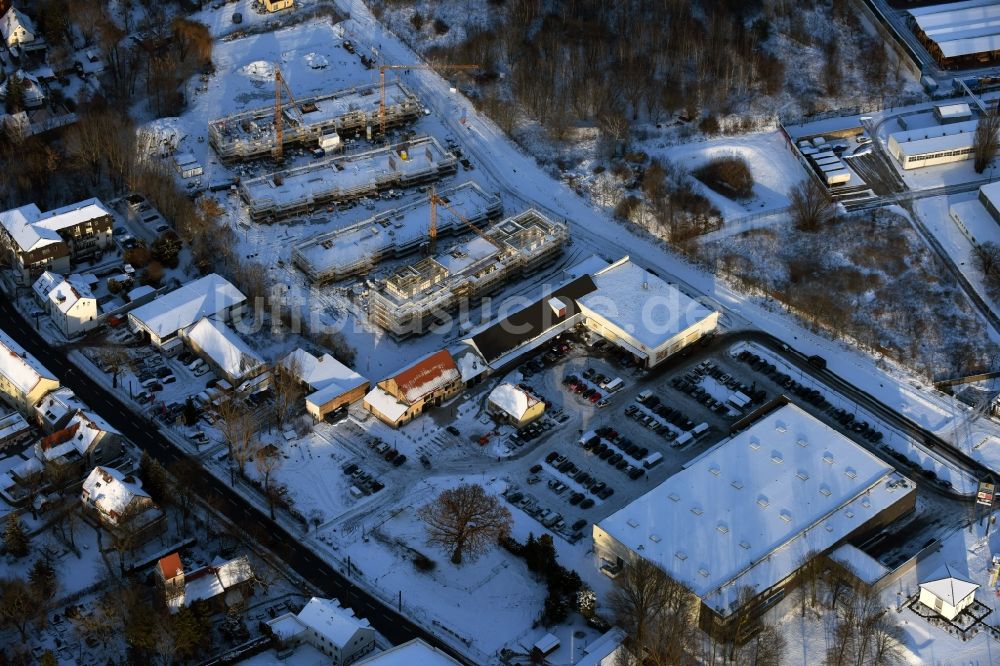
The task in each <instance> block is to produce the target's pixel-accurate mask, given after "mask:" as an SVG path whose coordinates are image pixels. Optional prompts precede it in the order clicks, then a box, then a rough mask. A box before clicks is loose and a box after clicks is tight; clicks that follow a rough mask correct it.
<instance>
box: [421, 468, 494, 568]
mask: <svg viewBox="0 0 1000 666" xmlns="http://www.w3.org/2000/svg"><path fill="white" fill-rule="evenodd" d="M417 515H419V516H420V519H421V520H423V521H424V523H426V524H427V537H428V542H430V543H432V544H435V545H438V546H441V547H442V548H448V549H451V551H452V553H451V561H452V562H454V563H455V564H461V563H462V556H463V555H468V556H469V557H471V558H474V557H476V556H477V555H480V554H481V553H483V552H485V551H486V550H487V548H489V547H490V546H491V545H493V544H496V542H497V539H499V538H500V537H501V536H503V535H505V534H507V533H508V532H509V531H510V525H511V515H510V511H508V510H507V507H505V506H503V505H502V504H500V501H499V500H498V499H497V498H496V497H495V496H493V495H489V494H487V493H486V490H485V489H484V488H483V487H482V486H480V485H476V484H465V485H461V486H459V487H457V488H452V489H450V490H445V491H444V492H442V493H441V494H440V495H438V496H437V498H436V499H435V500H434V501H433V502H431V503H430V504H427V505H425V506H423V507H421V508H420V509H419V511H418V512H417Z"/></svg>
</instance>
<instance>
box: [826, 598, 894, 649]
mask: <svg viewBox="0 0 1000 666" xmlns="http://www.w3.org/2000/svg"><path fill="white" fill-rule="evenodd" d="M886 611H887V609H886V608H885V607H884V606H883V605H882V600H881V599H880V597H879V595H878V593H877V592H875V591H874V590H872V589H871V588H869V587H862V588H860V589H855V590H854V592H853V594H851V595H849V596H846V597H843V598H842V600H841V603H840V604H839V606H838V608H837V619H836V625H835V627H834V632H833V635H834V641H833V643H832V647H831V648H830V649H829V651H828V653H827V664H829V666H894V665H895V664H899V663H902V661H903V649H902V643H901V637H902V635H901V630H900V629H899V626H898V625H896V624H895V623H894V622H893V620H892V618H891V617H890V616H889V615H888V613H887V612H886Z"/></svg>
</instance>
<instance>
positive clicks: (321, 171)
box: [239, 137, 458, 220]
mask: <svg viewBox="0 0 1000 666" xmlns="http://www.w3.org/2000/svg"><path fill="white" fill-rule="evenodd" d="M457 170H458V160H457V159H456V158H455V156H454V155H452V154H451V153H449V152H448V151H446V150H445V149H444V148H442V147H441V144H439V143H438V142H437V140H436V139H434V138H433V137H420V138H417V139H413V140H412V141H404V142H402V143H398V144H396V145H394V146H386V147H384V148H377V149H375V150H370V151H368V152H364V153H357V154H354V155H343V156H339V157H333V158H330V159H326V160H322V161H318V162H312V163H310V164H306V165H304V166H299V167H294V168H291V169H285V170H282V171H277V172H274V173H270V174H267V175H264V176H259V177H257V178H251V179H248V180H244V181H243V182H242V183H241V184H240V190H239V191H240V197H241V198H242V199H243V201H244V202H245V203H246V205H247V209H248V212H249V214H250V217H251V218H252V219H254V220H262V219H265V218H272V219H278V218H284V217H289V216H292V215H302V214H306V213H310V212H312V211H313V210H315V209H316V208H317V207H319V206H325V205H332V204H338V203H345V202H349V201H354V200H356V199H360V198H361V197H365V196H369V195H377V194H379V193H380V192H385V191H387V190H390V189H392V188H395V187H399V188H407V187H413V186H416V185H419V184H421V183H429V182H432V181H435V180H438V179H440V178H443V177H444V176H447V175H449V174H454V173H455V172H456V171H457ZM330 210H332V208H331V209H330Z"/></svg>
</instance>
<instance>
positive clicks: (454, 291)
mask: <svg viewBox="0 0 1000 666" xmlns="http://www.w3.org/2000/svg"><path fill="white" fill-rule="evenodd" d="M475 231H476V235H477V236H476V238H473V239H471V240H468V241H460V242H457V243H455V244H454V245H452V246H451V247H449V248H447V249H446V250H445V251H443V252H441V253H439V254H437V255H436V256H432V257H427V258H425V259H422V260H420V261H418V262H416V263H415V264H413V265H410V266H405V267H403V268H401V269H399V270H398V271H396V272H395V273H394V274H393V275H392V276H391V277H389V278H387V279H386V280H384V281H382V282H381V283H379V284H378V285H377V287H376V288H375V289H373V290H372V292H371V295H370V299H369V318H370V320H371V321H372V322H373V323H375V324H377V325H378V326H381V327H382V328H384V329H385V330H386V331H388V332H389V333H390V335H392V336H393V337H395V338H405V337H409V336H411V335H419V334H421V333H423V332H425V331H426V330H427V329H429V328H430V327H431V326H433V325H434V324H435V323H437V322H438V321H441V320H443V318H444V317H445V316H446V315H447V313H449V312H452V311H454V310H455V309H457V308H458V307H459V305H461V304H463V303H465V304H469V305H471V304H472V303H473V302H475V301H477V300H479V299H481V298H483V297H484V296H488V295H490V294H493V293H495V292H496V291H498V290H499V289H500V288H501V287H502V286H503V285H505V284H506V283H507V282H509V281H510V280H513V279H516V278H519V277H522V276H526V275H530V274H531V273H534V272H536V271H537V270H538V269H539V268H541V267H542V266H544V265H545V264H547V263H550V262H552V261H554V260H555V259H556V258H557V257H558V256H559V254H560V253H561V252H562V248H563V245H565V244H566V242H567V241H568V240H569V230H568V228H567V226H566V224H565V223H563V222H557V221H553V220H550V219H548V218H547V217H545V216H544V215H542V214H541V213H539V212H538V211H536V210H534V209H530V210H527V211H524V212H523V213H520V214H519V215H516V216H514V217H509V218H507V219H505V220H502V221H500V222H497V223H496V224H493V225H491V226H490V227H487V228H486V229H485V230H483V231H480V230H479V229H475Z"/></svg>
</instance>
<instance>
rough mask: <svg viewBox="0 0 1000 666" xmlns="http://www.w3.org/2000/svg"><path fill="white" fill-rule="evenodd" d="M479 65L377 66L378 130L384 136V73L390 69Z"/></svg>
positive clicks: (472, 67)
mask: <svg viewBox="0 0 1000 666" xmlns="http://www.w3.org/2000/svg"><path fill="white" fill-rule="evenodd" d="M478 68H479V65H424V64H420V65H379V68H378V87H379V103H378V124H379V131H380V132H381V133H382V136H385V73H386V70H390V69H478Z"/></svg>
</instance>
